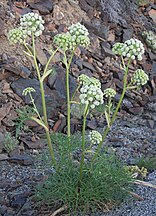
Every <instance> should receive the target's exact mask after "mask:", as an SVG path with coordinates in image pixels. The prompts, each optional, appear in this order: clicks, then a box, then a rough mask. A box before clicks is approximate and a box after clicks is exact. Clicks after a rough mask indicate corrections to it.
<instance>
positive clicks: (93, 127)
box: [87, 119, 98, 130]
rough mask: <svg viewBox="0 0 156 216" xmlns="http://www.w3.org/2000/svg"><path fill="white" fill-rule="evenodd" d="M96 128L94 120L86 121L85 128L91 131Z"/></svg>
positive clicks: (96, 124)
mask: <svg viewBox="0 0 156 216" xmlns="http://www.w3.org/2000/svg"><path fill="white" fill-rule="evenodd" d="M97 126H98V123H97V120H96V119H92V120H90V121H87V127H88V128H90V129H92V130H95V129H96V128H97Z"/></svg>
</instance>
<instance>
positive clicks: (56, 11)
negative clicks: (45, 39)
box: [53, 5, 64, 23]
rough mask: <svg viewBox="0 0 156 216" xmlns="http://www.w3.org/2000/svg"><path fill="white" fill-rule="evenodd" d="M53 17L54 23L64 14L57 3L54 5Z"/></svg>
mask: <svg viewBox="0 0 156 216" xmlns="http://www.w3.org/2000/svg"><path fill="white" fill-rule="evenodd" d="M53 18H54V20H55V23H57V21H60V20H62V19H63V18H64V14H63V13H62V12H61V10H60V7H59V6H58V5H55V6H54V9H53Z"/></svg>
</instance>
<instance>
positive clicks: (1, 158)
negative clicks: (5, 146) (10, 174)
mask: <svg viewBox="0 0 156 216" xmlns="http://www.w3.org/2000/svg"><path fill="white" fill-rule="evenodd" d="M8 158H9V157H8V155H7V154H0V161H3V160H7V159H8Z"/></svg>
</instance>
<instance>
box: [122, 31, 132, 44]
mask: <svg viewBox="0 0 156 216" xmlns="http://www.w3.org/2000/svg"><path fill="white" fill-rule="evenodd" d="M132 36H133V29H132V28H129V29H123V38H122V41H123V42H125V41H126V40H129V39H131V38H132Z"/></svg>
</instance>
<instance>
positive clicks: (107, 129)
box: [91, 57, 131, 169]
mask: <svg viewBox="0 0 156 216" xmlns="http://www.w3.org/2000/svg"><path fill="white" fill-rule="evenodd" d="M121 58H122V62H123V66H124V73H125V74H124V79H123V80H124V85H123V90H122V94H121V97H120V100H119V102H118V104H117V107H116V109H115V112H114V114H113V116H112V119H111V121H110V126H107V127H106V129H105V131H104V134H103V136H102V141H101V142H100V143H99V145H98V147H97V149H96V152H95V154H94V156H93V158H92V161H91V169H92V166H93V162H94V160H95V159H96V157H97V156H98V154H99V152H100V149H101V147H102V144H103V142H104V140H105V138H106V136H107V134H108V132H109V130H110V128H111V126H112V124H113V123H114V121H115V119H116V116H117V113H118V111H119V108H120V107H121V104H122V101H123V98H124V95H125V93H126V85H127V76H128V69H129V65H130V62H131V58H130V59H129V61H128V64H127V67H126V66H125V63H124V59H123V57H121Z"/></svg>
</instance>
